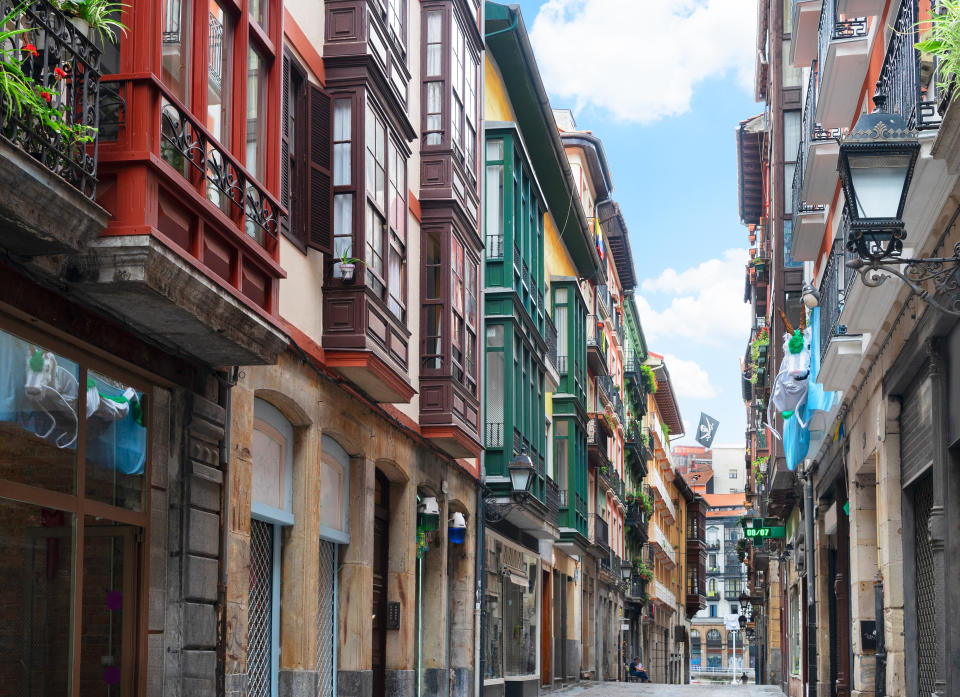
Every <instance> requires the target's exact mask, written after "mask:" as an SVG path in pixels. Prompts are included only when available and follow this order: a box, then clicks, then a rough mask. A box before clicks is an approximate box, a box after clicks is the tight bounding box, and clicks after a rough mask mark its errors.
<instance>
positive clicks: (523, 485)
mask: <svg viewBox="0 0 960 697" xmlns="http://www.w3.org/2000/svg"><path fill="white" fill-rule="evenodd" d="M507 471H509V472H510V485H511V486H512V487H513V495H514V496H518V497H522V498H526V496H527V494H529V493H530V485H531V484H532V483H533V474H534V469H533V460H531V459H530V456H529V455H527V449H526V448H524V449H523V450H521V451H520V454H519V455H517V456H516V457H515V458H513V459H512V460H511V461H510V464H509V465H507Z"/></svg>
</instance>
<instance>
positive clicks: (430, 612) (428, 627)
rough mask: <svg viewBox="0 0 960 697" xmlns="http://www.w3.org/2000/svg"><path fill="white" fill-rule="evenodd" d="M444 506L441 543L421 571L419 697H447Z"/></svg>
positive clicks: (441, 501) (434, 546)
mask: <svg viewBox="0 0 960 697" xmlns="http://www.w3.org/2000/svg"><path fill="white" fill-rule="evenodd" d="M437 503H439V504H440V521H441V522H440V530H439V531H438V533H437V543H436V544H432V545H430V550H429V551H427V552H426V553H425V554H424V556H423V564H422V567H421V569H422V571H421V575H422V577H421V579H420V583H421V589H422V598H421V611H420V624H421V627H422V629H421V636H420V665H421V667H422V670H423V675H422V676H421V686H420V690H421V694H420V695H419V696H418V697H447V693H448V690H449V683H450V679H449V677H448V674H447V612H448V608H447V547H448V545H447V541H446V539H447V529H446V521H447V519H448V518H447V501H446V499H439V498H438V499H437Z"/></svg>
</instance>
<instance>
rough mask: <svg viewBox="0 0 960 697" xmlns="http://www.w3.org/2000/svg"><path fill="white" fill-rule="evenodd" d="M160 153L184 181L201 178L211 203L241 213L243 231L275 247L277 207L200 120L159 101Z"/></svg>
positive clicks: (277, 223)
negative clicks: (196, 175) (193, 176)
mask: <svg viewBox="0 0 960 697" xmlns="http://www.w3.org/2000/svg"><path fill="white" fill-rule="evenodd" d="M160 137H161V141H162V144H161V148H160V154H161V156H162V157H163V159H164V160H166V161H167V162H168V163H169V164H170V165H171V166H173V167H174V168H175V169H176V170H177V171H179V172H180V174H182V175H183V176H184V177H185V178H186V179H188V180H189V179H191V171H192V170H193V171H196V172H199V173H200V175H201V176H202V177H203V178H204V180H205V182H206V184H207V186H206V195H207V198H209V199H210V200H211V201H213V203H214V204H217V205H221V206H222V205H226V204H230V205H231V206H232V207H234V208H236V209H237V210H238V211H240V212H242V215H243V218H244V223H243V228H244V230H245V231H246V233H247V234H248V235H250V237H252V238H254V239H255V240H256V241H257V242H258V243H259V244H260V245H261V246H264V247H266V248H268V249H270V250H272V249H274V248H275V247H276V240H277V226H278V225H279V224H280V217H281V215H282V214H281V211H280V204H279V202H278V201H277V200H276V199H274V198H273V197H272V196H271V195H270V194H268V193H267V190H266V189H264V188H263V187H262V186H261V185H260V183H259V182H257V180H256V179H255V178H254V177H252V176H250V174H249V173H248V172H247V170H246V169H244V167H243V166H242V165H241V164H240V163H239V162H237V160H236V159H234V157H233V156H232V155H231V154H230V153H229V151H227V150H226V149H224V148H222V147H221V146H220V143H219V141H218V140H217V139H216V138H214V137H213V135H211V134H210V132H209V131H207V129H206V128H205V127H204V126H203V125H202V124H201V123H200V121H199V120H198V119H197V118H195V117H194V116H193V114H190V113H188V112H186V111H184V110H183V109H181V108H180V107H179V106H178V105H177V104H175V103H174V102H173V101H171V100H170V99H168V98H167V97H166V96H162V97H161V99H160Z"/></svg>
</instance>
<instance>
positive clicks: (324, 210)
mask: <svg viewBox="0 0 960 697" xmlns="http://www.w3.org/2000/svg"><path fill="white" fill-rule="evenodd" d="M309 93H310V123H309V125H308V126H309V127H308V129H307V130H308V131H309V134H310V135H309V141H310V142H309V149H310V156H309V157H310V163H309V166H310V185H309V193H308V195H309V201H308V202H307V206H306V208H307V211H308V214H307V221H308V226H307V231H308V243H309V245H310V246H311V247H313V248H314V249H318V250H320V251H321V252H326V253H327V254H331V253H332V252H333V180H332V177H331V172H330V162H331V160H332V151H333V139H332V136H333V123H332V118H333V116H332V114H331V107H330V104H331V100H330V95H328V94H327V93H326V92H324V91H323V90H322V89H320V88H319V87H316V86H314V85H310V87H309Z"/></svg>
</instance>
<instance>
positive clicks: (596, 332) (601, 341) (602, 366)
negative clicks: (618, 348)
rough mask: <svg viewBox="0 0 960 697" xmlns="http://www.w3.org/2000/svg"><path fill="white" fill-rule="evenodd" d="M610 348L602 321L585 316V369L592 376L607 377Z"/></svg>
mask: <svg viewBox="0 0 960 697" xmlns="http://www.w3.org/2000/svg"><path fill="white" fill-rule="evenodd" d="M609 353H610V346H609V345H608V343H607V333H606V331H604V325H603V321H602V320H601V319H600V318H599V317H598V316H597V315H588V316H587V367H588V368H589V369H590V372H591V373H592V374H593V375H608V374H609V368H608V367H607V366H608V364H607V356H608V355H609Z"/></svg>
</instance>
